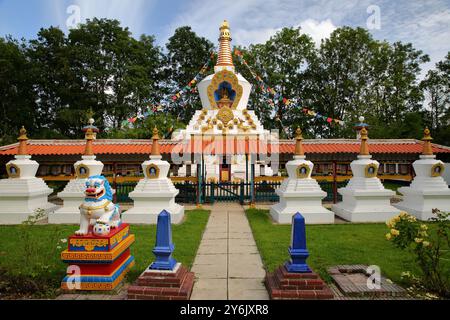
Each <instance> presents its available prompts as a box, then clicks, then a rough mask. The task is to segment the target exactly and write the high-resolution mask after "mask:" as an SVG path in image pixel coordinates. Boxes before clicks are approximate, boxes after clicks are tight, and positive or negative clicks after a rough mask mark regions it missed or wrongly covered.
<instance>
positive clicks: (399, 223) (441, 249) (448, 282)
mask: <svg viewBox="0 0 450 320" xmlns="http://www.w3.org/2000/svg"><path fill="white" fill-rule="evenodd" d="M433 213H434V214H435V215H436V217H433V218H432V219H430V223H429V224H428V225H427V224H424V223H421V222H419V221H417V220H416V218H415V217H413V216H411V215H409V214H407V213H406V212H402V213H400V215H399V216H397V217H394V218H393V219H392V220H390V221H388V222H387V223H386V224H387V226H388V227H389V229H390V231H389V233H387V234H386V239H387V240H389V241H392V243H393V244H394V245H395V246H396V247H397V248H400V249H402V250H410V251H412V252H413V253H414V255H415V258H416V259H415V260H416V262H417V264H418V266H419V268H420V270H421V271H422V275H421V276H419V277H416V276H414V275H411V274H410V273H409V272H405V273H404V274H403V275H404V276H405V277H408V278H409V279H410V282H411V284H412V285H413V287H415V288H416V289H419V290H421V289H425V290H429V291H431V292H435V293H437V294H438V295H440V296H442V297H450V270H449V269H450V268H449V264H448V263H445V262H444V261H447V260H448V252H449V247H450V243H449V233H450V221H449V220H448V217H449V215H450V214H449V213H444V212H441V211H439V210H433Z"/></svg>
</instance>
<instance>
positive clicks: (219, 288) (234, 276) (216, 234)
mask: <svg viewBox="0 0 450 320" xmlns="http://www.w3.org/2000/svg"><path fill="white" fill-rule="evenodd" d="M192 271H193V272H195V277H196V279H195V284H194V290H193V293H192V297H191V299H192V300H266V299H268V298H269V297H268V294H267V291H266V289H265V287H264V283H263V281H264V277H265V271H264V268H263V263H262V260H261V257H260V255H259V252H258V249H257V247H256V243H255V240H254V238H253V234H252V231H251V229H250V225H249V223H248V220H247V218H246V216H245V212H244V208H243V207H242V206H240V205H239V204H236V203H216V204H214V205H213V206H212V207H211V214H210V218H209V221H208V224H207V226H206V230H205V233H204V234H203V239H202V241H201V243H200V247H199V249H198V252H197V256H196V257H195V260H194V264H193V267H192Z"/></svg>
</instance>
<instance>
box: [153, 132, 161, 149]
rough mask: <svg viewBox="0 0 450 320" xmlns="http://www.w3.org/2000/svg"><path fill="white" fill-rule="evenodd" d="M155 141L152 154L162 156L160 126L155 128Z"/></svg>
mask: <svg viewBox="0 0 450 320" xmlns="http://www.w3.org/2000/svg"><path fill="white" fill-rule="evenodd" d="M152 139H153V143H152V156H160V155H161V153H160V152H159V139H160V138H159V131H158V128H156V127H155V128H154V129H153V137H152Z"/></svg>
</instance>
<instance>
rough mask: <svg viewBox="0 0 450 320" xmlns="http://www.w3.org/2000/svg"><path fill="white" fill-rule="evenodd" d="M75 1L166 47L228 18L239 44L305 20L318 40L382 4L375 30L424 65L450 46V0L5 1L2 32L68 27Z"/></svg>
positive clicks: (206, 32) (1, 0)
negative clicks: (417, 52)
mask: <svg viewBox="0 0 450 320" xmlns="http://www.w3.org/2000/svg"><path fill="white" fill-rule="evenodd" d="M71 5H76V6H78V7H79V9H80V15H81V18H82V20H84V19H86V18H91V17H108V18H116V19H118V20H120V21H121V22H122V25H123V26H128V27H129V28H130V30H131V31H132V32H133V34H134V35H135V36H139V35H140V34H142V33H146V34H153V35H155V36H156V38H157V41H158V44H159V45H161V46H163V45H164V44H165V43H166V41H167V39H168V38H169V37H170V36H171V34H173V31H174V30H175V29H176V28H177V27H179V26H183V25H190V26H192V28H193V29H194V31H195V32H197V33H198V34H199V35H201V36H204V37H206V38H208V39H210V40H211V41H213V42H214V43H215V42H217V37H218V27H219V25H220V23H221V21H222V20H223V19H227V20H229V22H230V25H231V31H232V34H233V39H234V43H236V44H241V45H248V44H249V43H260V42H264V41H265V40H267V39H268V38H269V37H270V36H271V35H273V34H274V33H275V32H276V31H277V30H278V29H280V28H282V27H284V26H301V27H302V28H303V30H304V32H306V33H308V34H310V35H311V36H312V37H313V39H314V40H315V41H316V42H317V43H319V42H320V39H322V38H326V37H327V36H328V35H329V34H330V33H331V32H332V31H333V30H334V29H335V28H337V27H339V26H343V25H348V26H354V27H356V26H360V27H364V28H367V20H368V19H370V16H371V15H372V14H373V12H374V11H373V10H369V12H368V8H369V9H370V8H372V7H370V6H377V8H379V12H380V28H379V29H371V30H370V31H371V33H372V34H373V36H374V37H375V38H377V39H386V40H388V41H390V42H393V41H399V40H400V41H404V42H412V43H413V44H414V46H415V47H416V48H418V49H421V50H423V51H424V52H425V53H428V54H429V55H430V58H431V62H430V63H429V64H427V65H425V66H424V69H425V70H424V72H425V71H426V70H428V69H430V68H432V67H433V65H434V63H436V62H437V61H440V60H442V59H443V58H444V56H445V55H446V54H447V52H448V51H450V0H409V1H408V0H395V1H393V0H380V1H378V0H340V1H337V0H335V1H333V0H281V1H280V0H240V1H230V0H214V1H212V0H209V1H207V0H189V1H186V0H185V1H181V0H165V1H161V0H0V36H4V35H6V34H11V35H12V36H13V37H16V38H22V37H24V38H26V39H30V38H33V37H35V35H36V33H37V31H38V30H39V28H41V27H49V26H51V25H53V26H59V27H61V28H62V29H63V30H64V31H67V26H66V21H67V19H68V18H69V16H70V13H67V9H68V7H69V6H71Z"/></svg>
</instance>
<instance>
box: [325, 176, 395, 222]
mask: <svg viewBox="0 0 450 320" xmlns="http://www.w3.org/2000/svg"><path fill="white" fill-rule="evenodd" d="M373 179H377V178H373ZM339 193H340V194H341V195H342V197H343V199H342V200H343V201H342V202H339V203H338V204H334V205H333V206H332V207H331V210H332V211H333V212H334V213H335V214H336V215H337V216H339V217H341V218H342V219H344V220H347V221H350V222H386V221H387V220H390V219H391V218H393V217H395V216H397V215H398V214H399V213H400V210H398V209H397V208H395V207H393V206H392V205H391V204H390V199H391V197H392V196H393V195H394V194H395V192H394V191H392V190H386V189H384V190H350V189H346V188H342V189H339Z"/></svg>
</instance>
